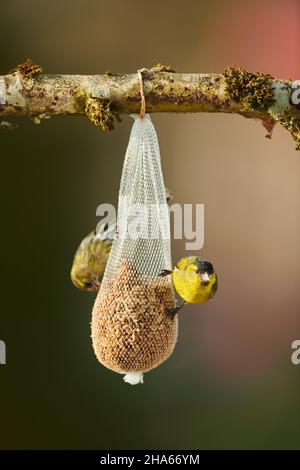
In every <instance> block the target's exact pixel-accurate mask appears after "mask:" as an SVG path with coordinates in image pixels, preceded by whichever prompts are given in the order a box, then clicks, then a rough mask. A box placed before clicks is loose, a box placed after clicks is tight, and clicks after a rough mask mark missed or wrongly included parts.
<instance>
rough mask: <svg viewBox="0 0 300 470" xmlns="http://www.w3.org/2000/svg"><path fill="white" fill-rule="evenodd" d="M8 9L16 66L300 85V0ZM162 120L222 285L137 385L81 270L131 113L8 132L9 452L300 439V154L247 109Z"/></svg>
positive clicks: (4, 423) (6, 5) (168, 167)
mask: <svg viewBox="0 0 300 470" xmlns="http://www.w3.org/2000/svg"><path fill="white" fill-rule="evenodd" d="M1 20H2V21H1V29H0V50H1V67H0V68H1V70H0V73H1V74H5V73H6V72H7V71H8V70H10V69H11V68H13V67H14V66H15V65H16V64H18V63H21V62H23V61H25V59H26V58H28V57H32V58H33V59H34V61H36V62H37V63H39V64H41V65H43V67H44V70H45V71H46V72H49V73H82V74H97V73H102V72H103V71H105V70H107V69H110V70H112V71H114V72H133V71H135V70H137V69H138V68H140V67H142V66H148V67H150V66H152V65H153V64H155V63H157V62H162V63H167V64H171V65H172V66H174V67H176V68H177V69H178V70H179V71H182V72H221V71H223V70H224V68H225V67H226V66H227V65H232V64H237V65H240V66H244V67H246V68H249V69H250V70H252V71H257V70H259V71H262V72H268V73H271V74H274V75H275V76H278V77H282V78H290V77H291V78H298V79H299V78H300V63H299V40H300V6H299V3H298V2H297V0H286V1H283V0H282V1H280V0H279V1H277V2H272V1H270V0H266V1H263V2H262V1H260V0H253V1H251V2H239V1H234V0H229V1H216V0H213V1H210V2H208V1H191V0H185V1H184V2H182V1H179V0H176V1H172V2H159V1H156V0H152V2H150V3H149V2H141V1H138V0H127V1H126V2H124V1H121V0H115V1H114V2H107V1H102V0H101V1H96V0H86V1H84V0H76V1H70V0H66V1H58V0H53V1H52V2H46V1H37V0H26V1H20V0H12V1H10V2H3V1H2V2H1ZM153 121H154V124H155V126H156V129H157V133H158V137H159V140H160V145H161V154H162V163H163V169H164V174H165V180H166V185H167V186H168V187H169V188H171V190H172V193H173V196H174V202H180V203H191V202H198V203H204V204H205V246H204V249H203V250H202V252H201V253H200V254H202V255H203V256H205V257H207V258H209V259H211V260H213V262H214V265H215V267H216V270H217V272H218V275H219V280H220V288H219V292H218V295H217V297H216V298H215V299H214V301H213V302H210V303H209V304H207V305H203V306H201V307H187V308H186V309H185V312H184V313H182V315H181V317H180V333H179V340H178V344H177V347H176V350H175V352H174V354H173V356H172V357H171V358H170V359H169V360H168V361H167V362H166V363H164V364H163V365H162V366H161V367H159V368H158V369H155V370H153V371H152V372H150V373H149V374H147V375H146V377H145V385H143V386H137V387H131V386H129V385H127V384H124V383H123V381H122V380H121V376H119V375H117V374H114V373H112V372H110V371H108V370H106V369H105V368H104V367H102V366H101V365H100V364H99V363H98V362H97V360H96V358H95V356H94V353H93V350H92V345H91V338H90V319H91V317H90V314H91V309H92V305H93V302H94V296H93V295H91V294H85V293H82V292H79V291H77V290H76V289H75V288H74V287H73V285H72V284H71V282H70V279H69V271H70V267H71V263H72V257H73V254H74V250H75V249H76V247H77V245H78V243H79V242H80V240H81V239H82V237H83V236H84V235H85V234H87V233H88V232H89V231H90V230H92V229H93V228H94V227H95V225H96V223H97V218H96V215H95V211H96V207H97V206H98V204H100V203H101V202H112V203H115V202H116V200H117V191H118V185H119V180H120V175H121V168H122V162H123V158H124V154H125V150H126V145H127V142H128V138H129V132H130V128H131V125H132V120H131V118H130V117H127V116H126V117H124V119H123V122H122V123H121V124H118V125H117V128H116V130H115V131H114V132H111V133H103V132H101V131H99V130H98V129H97V128H96V127H94V126H93V125H92V124H91V123H90V122H88V120H87V119H84V118H82V117H80V118H76V117H66V118H63V117H57V118H52V119H50V120H48V121H44V122H42V123H41V124H40V125H34V124H33V123H32V122H31V121H30V120H29V119H28V118H27V119H25V118H24V119H18V120H17V122H18V123H19V125H20V127H19V128H18V129H17V130H14V131H11V132H10V131H1V134H0V135H1V137H0V139H1V150H0V151H1V193H2V197H1V202H2V204H1V206H2V208H1V236H2V241H1V246H2V257H1V259H2V261H1V267H2V269H1V278H2V280H1V286H2V295H1V301H2V302H1V316H0V339H2V340H4V341H5V342H6V344H7V365H6V366H0V397H1V400H0V407H1V415H0V423H1V438H0V446H1V448H3V449H5V448H6V449H18V448H23V449H27V448H36V449H42V448H45V449H51V448H53V449H54V448H55V449H62V448H70V449H97V448H98V449H105V448H108V449H117V448H119V449H134V448H146V449H153V448H157V449H163V448H169V449H181V448H184V449H216V448H219V449H232V448H233V449H238V448H244V449H253V448H259V449H267V448H286V449H287V448H298V449H299V448H300V400H299V396H300V394H299V385H300V383H299V382H300V381H299V378H300V366H298V367H297V366H293V365H292V364H291V361H290V356H291V349H290V346H291V343H292V341H293V340H294V339H299V337H300V328H299V327H300V325H299V324H300V317H299V305H300V290H299V274H300V256H299V255H300V244H299V235H300V152H296V151H295V150H294V143H293V142H292V139H291V137H290V136H289V134H288V133H287V132H285V131H284V130H282V129H281V128H279V127H278V126H277V127H276V128H275V130H274V135H273V138H272V140H271V141H269V140H267V139H265V138H264V135H265V130H264V129H263V128H262V126H260V124H258V123H256V122H254V121H250V120H246V119H243V118H242V117H239V116H231V115H221V114H215V115H206V114H197V115H174V114H173V115H167V114H165V115H155V116H153ZM183 255H186V252H185V251H184V242H183V241H182V242H181V241H176V243H174V246H173V258H174V260H175V259H177V258H178V257H181V256H183Z"/></svg>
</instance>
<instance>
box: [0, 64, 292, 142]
mask: <svg viewBox="0 0 300 470" xmlns="http://www.w3.org/2000/svg"><path fill="white" fill-rule="evenodd" d="M27 63H28V61H27V62H26V63H25V64H23V65H22V66H18V67H17V69H16V70H15V71H13V72H11V73H9V74H7V75H5V76H0V118H1V117H4V116H5V117H7V116H22V115H23V116H24V115H25V116H29V117H31V118H32V119H33V120H34V121H35V122H39V120H40V119H42V118H45V117H48V116H57V115H84V114H86V115H87V116H88V117H89V118H90V119H91V120H92V122H94V123H95V124H99V125H100V126H101V127H104V128H105V125H104V126H102V124H103V122H104V123H105V119H106V122H107V123H108V124H107V126H106V128H108V129H109V128H112V127H113V125H112V120H113V116H114V115H118V114H131V113H139V112H140V103H141V94H140V81H139V77H138V74H137V73H133V74H113V75H112V74H110V73H106V74H103V75H45V74H42V73H41V72H40V71H41V69H40V68H39V66H34V65H33V64H32V63H30V65H31V67H30V69H29V70H28V67H27V68H26V64H27ZM27 65H28V64H27ZM32 67H36V70H34V69H33V68H32ZM142 75H143V86H144V94H145V99H146V112H149V113H156V112H182V113H192V112H221V113H234V114H239V115H242V116H244V117H247V118H255V119H260V120H261V121H262V123H263V124H264V126H265V127H266V128H267V129H268V131H269V132H271V130H272V127H273V126H274V124H275V123H276V122H277V121H280V122H281V124H283V125H284V127H286V128H288V130H289V131H290V132H291V133H292V135H293V137H294V138H295V140H298V139H299V141H300V126H299V120H300V105H299V104H297V100H296V102H295V100H294V99H293V96H294V95H295V88H294V82H292V81H291V80H280V79H276V78H273V77H271V76H270V75H263V74H253V73H251V72H247V71H245V70H242V69H237V68H234V67H229V68H228V69H226V71H225V72H224V74H213V73H212V74H187V73H174V72H172V71H169V69H168V68H167V69H166V68H165V67H164V66H157V67H154V68H152V69H142ZM299 88H300V87H299ZM296 91H297V90H296ZM299 101H300V100H299ZM291 127H292V129H291Z"/></svg>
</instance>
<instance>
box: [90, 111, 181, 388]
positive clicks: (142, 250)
mask: <svg viewBox="0 0 300 470" xmlns="http://www.w3.org/2000/svg"><path fill="white" fill-rule="evenodd" d="M133 117H134V119H135V122H134V124H133V128H132V131H131V135H130V140H129V144H128V147H127V151H126V156H125V161H124V166H123V172H122V178H121V185H120V191H119V202H118V218H117V234H116V238H115V239H114V241H113V245H112V249H111V252H110V256H109V260H108V263H107V266H106V270H105V274H104V278H103V281H102V284H101V288H100V291H99V293H98V296H97V299H96V302H95V305H94V308H93V314H92V339H93V347H94V350H95V353H96V356H97V358H98V360H99V361H100V362H101V363H102V364H103V365H105V366H106V367H108V368H109V369H111V370H113V371H115V372H119V373H121V374H126V376H125V377H124V380H125V382H129V383H131V384H136V383H142V382H143V375H142V374H143V372H147V371H149V370H151V369H153V368H154V367H156V366H158V365H159V364H161V363H162V362H163V361H164V360H166V359H167V358H168V357H169V356H170V355H171V354H172V351H173V349H174V346H175V343H176V339H177V322H178V320H177V318H176V317H175V318H172V315H169V312H170V311H172V310H173V309H174V307H175V305H176V301H175V296H174V291H173V288H172V285H171V279H170V276H168V277H162V276H159V274H160V273H161V272H162V271H163V270H164V269H171V267H172V263H171V248H170V221H169V211H168V206H167V203H166V192H165V185H164V181H163V175H162V170H161V161H160V153H159V146H158V141H157V136H156V132H155V129H154V127H153V124H152V122H151V119H150V116H149V115H146V116H145V117H144V119H141V118H140V117H139V116H137V115H134V116H133Z"/></svg>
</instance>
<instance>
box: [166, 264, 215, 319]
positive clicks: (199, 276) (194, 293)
mask: <svg viewBox="0 0 300 470" xmlns="http://www.w3.org/2000/svg"><path fill="white" fill-rule="evenodd" d="M168 274H172V280H173V284H174V288H175V290H176V292H177V293H178V294H179V295H180V297H181V298H182V299H183V303H182V304H181V305H180V306H178V307H176V308H175V309H174V310H172V312H170V313H171V314H173V315H175V314H176V313H177V312H178V310H180V308H181V307H182V306H183V305H184V304H185V302H187V303H189V304H203V303H204V302H207V301H208V300H211V299H212V298H213V296H214V295H215V293H216V291H217V289H218V278H217V274H216V273H215V271H214V268H213V265H212V264H211V262H210V261H205V260H202V259H201V258H200V257H199V256H189V257H187V258H182V259H181V260H180V261H179V262H178V263H177V265H176V266H175V268H174V269H173V271H169V270H164V271H163V272H162V273H161V275H162V276H167V275H168Z"/></svg>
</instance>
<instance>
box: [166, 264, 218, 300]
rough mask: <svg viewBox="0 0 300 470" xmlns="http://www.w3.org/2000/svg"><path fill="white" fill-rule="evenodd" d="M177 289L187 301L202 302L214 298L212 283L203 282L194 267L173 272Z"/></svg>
mask: <svg viewBox="0 0 300 470" xmlns="http://www.w3.org/2000/svg"><path fill="white" fill-rule="evenodd" d="M172 278H173V283H174V287H175V289H176V291H177V292H178V294H179V295H180V297H182V298H183V300H185V301H186V302H188V303H190V304H201V303H204V302H207V301H208V300H209V299H211V298H212V296H213V292H212V284H211V283H209V284H208V285H202V284H201V278H200V276H199V275H198V274H197V273H196V272H195V271H194V270H193V269H187V270H182V269H175V270H174V271H173V274H172Z"/></svg>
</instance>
